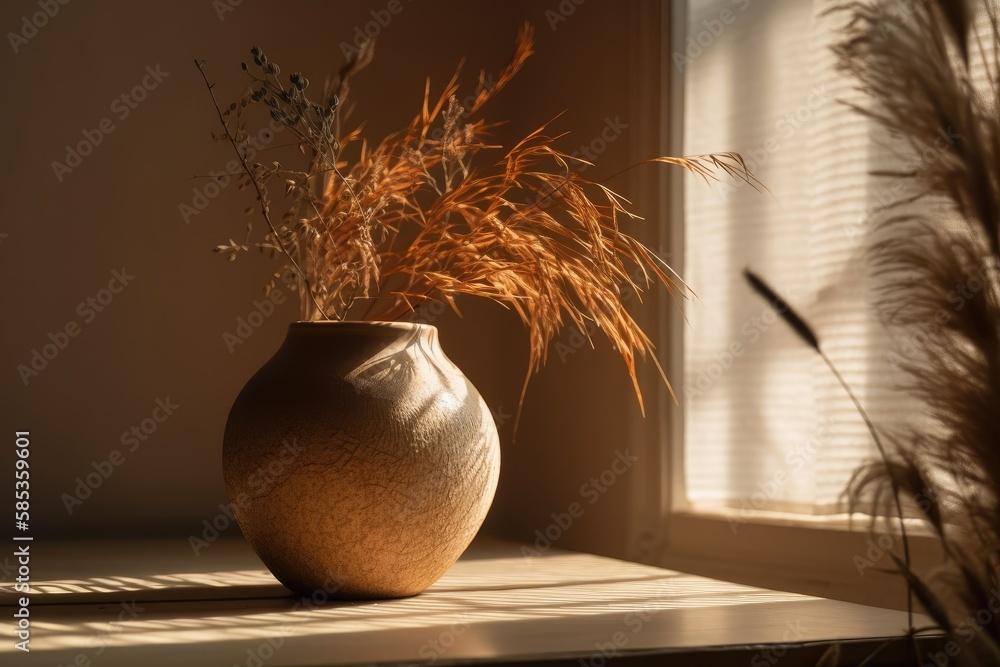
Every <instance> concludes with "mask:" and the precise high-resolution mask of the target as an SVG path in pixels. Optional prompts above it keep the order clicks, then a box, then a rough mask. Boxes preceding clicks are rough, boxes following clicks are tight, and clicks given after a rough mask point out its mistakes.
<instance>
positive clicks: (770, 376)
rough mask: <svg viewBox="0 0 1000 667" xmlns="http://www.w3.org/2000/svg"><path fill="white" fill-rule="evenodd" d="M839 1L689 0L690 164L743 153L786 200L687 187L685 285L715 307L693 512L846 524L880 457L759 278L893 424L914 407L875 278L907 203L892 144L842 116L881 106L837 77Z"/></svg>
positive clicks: (689, 405) (743, 190)
mask: <svg viewBox="0 0 1000 667" xmlns="http://www.w3.org/2000/svg"><path fill="white" fill-rule="evenodd" d="M831 4H832V3H831V2H830V0H767V2H744V1H743V0H690V1H689V8H688V9H689V10H688V40H687V41H686V43H685V44H682V45H680V46H681V47H684V50H685V51H686V52H685V53H684V57H678V55H677V54H675V55H674V57H673V62H672V63H671V65H672V66H673V67H683V70H684V77H685V112H684V124H685V129H684V153H686V154H697V153H708V152H717V151H725V150H735V151H739V152H740V153H742V155H743V156H744V158H745V159H746V161H747V163H748V165H749V166H750V167H751V168H752V169H753V170H754V172H755V173H756V175H757V177H758V178H759V179H760V180H761V181H762V182H763V183H764V184H765V185H766V186H767V187H768V188H769V189H770V190H771V192H772V193H773V196H772V195H770V194H768V193H760V192H757V191H755V190H754V189H753V188H751V187H749V186H747V185H742V186H741V187H735V186H731V185H725V184H724V185H718V184H716V185H714V186H712V187H709V186H706V185H705V184H704V183H703V182H701V181H699V180H698V179H696V178H692V177H688V181H687V183H686V186H685V260H684V265H685V279H686V280H687V281H688V282H689V284H690V285H691V286H692V287H693V289H694V290H695V291H696V292H697V294H698V295H699V297H700V299H699V300H697V301H693V302H692V303H691V304H690V306H689V307H688V309H687V316H688V319H689V321H690V326H689V327H687V328H686V331H685V340H684V349H685V370H684V373H685V375H684V388H683V391H682V397H681V398H682V402H683V406H684V412H685V447H684V456H685V465H684V475H685V486H686V491H687V495H688V500H689V502H690V503H691V504H692V505H693V506H694V507H695V508H698V507H704V508H709V507H720V506H724V507H735V508H741V509H742V508H747V509H751V508H752V509H756V510H765V511H772V510H773V511H785V512H799V513H808V514H825V513H833V512H840V511H843V507H842V505H841V504H840V502H839V501H840V498H841V493H842V491H843V489H844V487H845V485H846V483H847V481H848V479H849V478H850V475H851V473H852V472H853V470H854V469H855V468H856V467H857V465H858V464H859V463H860V462H861V461H862V460H864V459H866V458H868V457H872V456H874V455H875V454H876V452H875V449H874V446H873V444H872V442H871V440H870V437H869V436H868V433H867V431H866V430H865V428H864V425H863V423H862V422H861V420H860V419H859V417H858V415H857V414H856V412H855V410H854V408H853V407H852V405H851V403H850V401H849V399H848V398H847V396H846V395H845V394H844V393H843V390H842V389H841V388H840V387H839V385H838V384H837V383H836V380H835V379H834V378H833V377H832V376H831V375H830V372H829V370H828V369H827V368H826V366H825V364H823V362H822V361H821V360H820V359H819V358H818V357H817V356H816V355H815V353H814V352H813V351H812V350H811V349H809V348H808V347H806V346H805V345H804V344H802V343H801V342H800V341H799V339H798V338H797V337H796V336H795V335H794V333H792V332H791V331H790V330H789V329H788V327H786V326H785V325H784V324H783V323H782V322H781V321H780V320H778V319H777V318H776V316H775V313H774V312H773V309H772V308H770V307H769V306H768V304H766V303H764V302H763V301H762V300H761V299H760V298H758V297H757V296H756V295H754V294H752V293H751V291H750V290H749V289H748V288H747V286H746V284H745V282H744V280H743V278H742V276H741V272H742V270H743V269H744V268H745V267H747V266H749V267H751V268H753V269H754V270H756V271H757V272H758V273H760V274H761V275H762V276H764V277H765V278H766V279H767V280H768V281H769V282H770V283H771V284H772V286H774V287H775V288H776V289H777V290H778V291H779V292H781V293H782V294H783V295H784V296H785V297H786V298H787V299H788V300H789V301H790V302H791V303H792V304H794V306H795V307H796V309H798V310H799V312H800V313H802V314H803V315H805V316H806V318H807V319H808V320H809V322H810V323H811V324H812V325H813V328H814V329H815V330H816V332H817V334H818V336H819V338H820V340H821V342H822V344H823V347H824V349H825V350H826V352H827V354H828V355H829V356H830V357H832V358H833V360H834V362H835V363H836V364H837V365H838V367H839V368H840V370H841V372H842V373H843V374H844V376H845V377H846V378H847V380H848V382H849V383H850V384H851V385H852V386H853V388H854V389H855V391H856V392H857V393H858V395H859V396H860V398H861V400H862V402H863V403H864V404H865V405H866V407H867V408H868V409H869V411H870V412H871V413H872V416H873V417H875V418H876V420H877V421H880V422H881V423H883V424H889V423H892V422H895V421H897V418H898V417H900V416H901V415H902V414H903V413H904V412H905V409H906V406H907V405H908V404H907V403H906V402H905V400H904V399H903V398H902V396H901V394H900V393H899V392H895V391H892V387H893V386H894V385H895V384H897V378H896V376H895V375H894V372H893V368H892V366H891V364H890V363H889V358H888V345H887V342H888V341H887V336H886V334H885V333H884V331H883V329H882V327H881V325H880V324H878V322H877V318H876V316H875V314H874V313H873V312H872V309H871V307H870V306H869V305H868V299H869V296H870V295H869V294H868V293H867V291H866V284H865V283H866V281H865V280H864V274H865V269H864V242H865V231H866V229H867V227H868V219H869V217H870V215H871V212H872V210H873V207H877V206H878V205H879V203H880V202H882V203H884V202H887V201H889V200H890V199H891V198H892V192H891V191H890V190H889V187H890V184H888V183H886V182H884V181H875V180H873V178H872V177H870V176H869V175H868V171H869V170H870V169H871V168H872V165H873V164H874V163H875V162H876V161H877V160H878V159H881V152H882V151H883V150H884V149H876V147H875V146H876V145H877V142H876V141H875V140H874V138H873V129H872V127H871V124H870V122H869V121H867V120H865V119H864V118H862V117H861V116H860V115H858V114H857V113H855V112H853V111H851V110H850V109H849V108H848V107H846V106H845V105H844V104H842V101H845V100H846V101H854V102H864V101H865V100H864V99H861V98H859V97H858V94H857V93H855V92H854V91H852V85H853V84H852V81H850V80H849V79H847V78H845V77H844V76H843V75H841V74H839V73H837V72H835V71H834V67H833V64H834V58H833V55H832V54H831V53H830V51H829V48H828V47H829V45H830V44H831V43H833V42H834V41H836V40H837V39H839V38H840V37H839V35H838V33H837V31H836V26H837V24H838V23H840V22H842V21H843V17H839V18H838V17H836V16H834V17H828V16H823V12H824V11H825V10H826V9H827V8H828V7H829V6H831ZM678 50H679V51H680V49H678ZM675 71H676V70H675Z"/></svg>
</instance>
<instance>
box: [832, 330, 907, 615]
mask: <svg viewBox="0 0 1000 667" xmlns="http://www.w3.org/2000/svg"><path fill="white" fill-rule="evenodd" d="M816 351H817V352H818V353H819V356H820V357H821V358H822V359H823V361H824V362H825V363H826V366H827V368H829V369H830V372H831V373H833V376H834V377H835V378H837V381H838V382H840V386H841V387H843V388H844V391H845V392H847V396H848V397H849V398H850V399H851V402H853V403H854V408H855V409H856V410H857V411H858V414H859V415H861V419H863V420H864V422H865V426H867V427H868V432H869V433H870V434H871V436H872V440H874V441H875V446H876V447H877V448H878V452H879V455H880V456H881V457H882V460H883V461H885V464H886V466H887V470H888V472H889V483H890V485H891V486H892V498H893V500H894V501H895V504H896V513H897V514H898V515H899V533H900V536H901V538H902V541H903V562H904V563H905V564H906V569H907V571H911V568H910V540H909V538H908V537H907V534H906V521H905V520H904V518H903V504H902V503H901V502H900V500H899V483H898V482H897V481H896V473H895V471H894V470H893V469H892V463H891V462H890V461H889V456H888V454H887V453H886V449H885V445H883V444H882V438H881V437H880V436H879V434H878V429H876V428H875V424H874V423H872V420H871V418H869V416H868V412H867V411H865V409H864V407H863V406H862V405H861V401H859V400H858V397H857V396H855V394H854V392H853V391H852V390H851V387H850V385H848V384H847V380H845V379H844V376H843V375H841V374H840V371H838V370H837V367H836V366H834V364H833V361H831V360H830V357H828V356H826V353H825V352H823V350H821V349H819V348H816ZM906 618H907V623H908V624H909V626H910V629H911V630H912V629H913V587H912V586H909V585H907V587H906Z"/></svg>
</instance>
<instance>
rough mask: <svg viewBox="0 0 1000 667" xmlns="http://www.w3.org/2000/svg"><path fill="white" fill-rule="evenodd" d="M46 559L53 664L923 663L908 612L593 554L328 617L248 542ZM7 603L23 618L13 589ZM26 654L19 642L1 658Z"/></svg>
mask: <svg viewBox="0 0 1000 667" xmlns="http://www.w3.org/2000/svg"><path fill="white" fill-rule="evenodd" d="M36 549H37V551H36ZM32 555H33V556H34V558H33V562H32V578H33V583H32V587H33V593H32V597H31V607H30V608H31V613H32V615H31V619H32V632H33V634H32V639H31V645H30V646H31V649H32V653H33V654H34V657H36V658H39V659H40V660H44V661H45V662H46V664H81V662H80V661H81V658H80V656H84V658H85V659H86V660H87V661H90V660H95V661H99V662H100V664H101V665H105V666H107V667H112V666H114V665H137V664H142V665H148V666H152V667H155V666H156V665H176V664H249V663H253V664H256V663H257V662H260V663H263V664H267V665H268V666H269V667H272V666H277V665H339V664H357V663H366V664H372V663H377V664H414V663H416V664H433V663H435V662H436V663H478V664H498V663H510V662H515V661H517V662H522V663H524V664H552V665H555V664H567V665H569V664H573V665H578V664H583V665H600V664H604V661H605V657H604V655H602V652H603V653H604V654H614V655H615V656H617V658H618V659H622V660H623V661H624V662H626V663H629V662H631V663H632V664H647V663H655V664H662V661H663V656H664V655H667V654H669V655H670V660H671V664H677V665H686V664H715V665H729V664H740V665H745V664H746V663H747V661H748V660H753V658H754V657H755V656H758V655H760V656H762V657H763V658H764V659H765V660H767V659H768V657H770V658H776V657H777V656H779V655H780V656H783V657H782V664H783V665H789V666H791V665H798V664H815V661H816V659H817V658H818V656H819V655H820V654H821V653H822V652H823V651H824V650H825V647H826V646H828V645H829V644H830V643H832V642H843V647H844V648H843V650H844V652H843V656H842V662H843V664H852V663H853V664H856V662H857V661H858V660H860V659H861V658H863V657H864V656H867V655H868V654H870V653H871V652H872V651H873V650H874V649H875V648H877V647H878V646H879V645H881V644H882V643H883V642H884V641H885V640H886V638H891V639H890V640H889V641H890V647H889V649H888V650H884V651H882V652H881V653H880V654H879V661H880V662H879V663H878V664H882V663H881V661H883V660H884V661H886V662H889V663H891V662H892V661H895V660H900V659H901V658H900V656H901V655H902V651H904V650H905V642H904V641H903V640H902V635H903V633H904V631H905V628H906V617H905V614H902V613H900V612H897V611H890V610H885V609H876V608H872V607H864V606H860V605H855V604H850V603H846V602H837V601H832V600H825V599H820V598H815V597H808V596H803V595H798V594H794V593H780V592H775V591H770V590H763V589H760V588H753V587H748V586H741V585H738V584H731V583H726V582H723V581H716V580H711V579H706V578H703V577H699V576H694V575H691V574H684V573H681V572H676V571H670V570H663V569H659V568H654V567H649V566H644V565H638V564H635V563H627V562H623V561H617V560H612V559H608V558H602V557H598V556H593V555H588V554H579V553H572V552H565V551H558V550H552V551H550V552H547V553H545V554H543V555H542V556H540V557H536V558H526V557H524V556H522V555H521V551H520V548H519V546H518V545H516V544H513V543H510V542H501V541H497V540H491V539H482V540H479V541H477V543H476V544H475V545H473V547H472V548H470V550H469V552H468V553H467V554H466V555H465V556H464V557H463V558H462V560H460V561H459V562H458V563H457V564H456V565H455V566H454V567H453V568H452V569H451V571H449V572H448V573H447V574H446V575H445V577H444V578H442V579H441V580H440V581H439V582H438V583H437V584H435V585H434V586H433V587H432V588H431V589H430V590H428V591H427V592H425V593H423V594H422V595H419V596H417V597H414V598H409V599H404V600H390V601H381V602H354V603H351V602H333V603H327V604H317V603H313V602H309V601H306V602H305V603H303V602H302V601H300V600H298V599H297V598H293V597H291V596H290V595H289V594H288V592H287V591H286V590H285V589H284V588H282V587H281V586H280V585H279V584H278V583H277V582H276V581H275V580H274V579H273V577H271V575H270V574H269V573H268V572H267V571H266V570H264V569H263V567H262V566H261V564H260V562H259V561H258V560H257V559H256V556H255V555H254V554H253V552H252V551H251V550H250V549H249V547H248V546H247V545H246V543H245V542H243V541H242V540H236V539H227V540H220V541H218V542H216V543H213V544H211V545H210V546H209V547H207V548H205V549H204V550H203V552H202V554H201V556H199V557H198V558H195V557H194V556H193V555H192V553H191V551H190V548H189V547H188V544H187V542H186V540H183V539H181V540H172V541H164V540H157V541H149V540H145V541H138V540H137V541H127V542H98V541H90V542H74V543H63V544H58V545H57V544H54V543H50V544H37V545H34V544H33V545H32ZM2 590H3V592H2V594H0V604H2V605H3V606H7V607H11V606H12V605H14V604H15V600H16V595H15V593H14V592H13V585H12V584H11V583H5V584H3V587H2ZM927 624H928V621H927V619H924V618H922V619H919V620H918V621H917V625H918V626H919V625H927ZM12 653H16V651H15V650H14V648H13V640H11V639H8V641H7V642H4V643H3V644H2V645H0V654H12ZM42 656H43V657H42ZM98 656H99V657H98ZM254 656H256V657H254ZM657 656H659V657H658V658H657ZM248 661H249V663H248Z"/></svg>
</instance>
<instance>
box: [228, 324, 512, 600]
mask: <svg viewBox="0 0 1000 667" xmlns="http://www.w3.org/2000/svg"><path fill="white" fill-rule="evenodd" d="M223 468H224V474H225V481H226V488H227V491H228V493H229V499H230V502H231V503H232V506H233V510H234V513H235V516H236V519H237V522H238V523H239V526H240V528H241V530H242V531H243V534H244V535H245V536H246V538H247V540H248V541H249V542H250V544H251V546H252V547H253V548H254V550H255V551H256V552H257V554H258V555H259V556H260V558H261V560H262V561H263V562H264V564H265V565H266V566H267V567H268V569H269V570H270V571H271V572H272V573H273V574H274V576H275V577H276V578H277V579H278V580H279V581H280V582H281V583H282V584H284V585H285V586H287V587H288V588H290V589H291V590H293V591H294V592H296V593H298V594H301V595H317V596H320V595H322V596H328V597H341V598H391V597H404V596H408V595H415V594H417V593H419V592H420V591H422V590H424V589H425V588H427V587H428V586H430V585H431V584H432V583H434V582H435V581H436V580H437V579H438V578H439V577H440V576H441V575H442V574H444V572H445V571H446V570H447V569H448V568H449V567H451V565H453V564H454V563H455V561H456V560H458V557H459V556H460V555H461V554H462V552H463V551H464V550H465V549H466V547H467V546H468V545H469V543H470V542H471V541H472V538H473V537H474V536H475V534H476V532H477V531H478V530H479V527H480V526H481V525H482V522H483V520H484V519H485V517H486V513H487V511H488V510H489V507H490V503H491V502H492V501H493V494H494V491H495V490H496V485H497V479H498V476H499V471H500V448H499V441H498V437H497V430H496V426H495V425H494V422H493V417H492V415H491V413H490V410H489V408H488V407H487V405H486V403H485V402H484V401H483V399H482V397H481V396H480V395H479V392H478V391H477V390H476V388H475V387H474V386H473V385H472V383H471V382H470V381H469V380H468V378H466V377H465V375H463V374H462V372H461V371H460V370H459V369H458V368H457V367H456V366H455V365H454V364H453V363H452V362H451V361H450V360H449V359H448V358H447V357H446V356H445V355H444V353H443V352H442V350H441V346H440V344H439V342H438V336H437V329H436V328H435V327H433V326H429V325H425V324H411V323H401V322H393V323H362V322H296V323H294V324H292V325H290V326H289V329H288V335H287V337H286V338H285V341H284V343H283V344H282V346H281V348H280V349H279V350H278V352H277V353H276V354H275V355H274V357H272V358H271V360H270V361H268V362H267V363H266V364H265V365H264V366H263V368H261V369H260V370H259V371H258V372H257V373H256V374H255V375H254V376H253V377H252V378H251V379H250V381H249V382H248V383H247V384H246V386H245V387H244V388H243V390H242V391H241V392H240V394H239V396H238V397H237V399H236V402H235V403H234V404H233V408H232V410H231V411H230V414H229V421H228V422H227V424H226V432H225V440H224V444H223Z"/></svg>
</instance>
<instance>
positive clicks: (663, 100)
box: [629, 0, 941, 609]
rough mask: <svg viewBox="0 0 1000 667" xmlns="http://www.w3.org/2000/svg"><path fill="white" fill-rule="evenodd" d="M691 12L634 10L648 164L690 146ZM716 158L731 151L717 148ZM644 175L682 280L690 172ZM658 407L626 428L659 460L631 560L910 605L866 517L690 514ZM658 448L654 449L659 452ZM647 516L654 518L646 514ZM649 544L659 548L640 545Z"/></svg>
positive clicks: (671, 430)
mask: <svg viewBox="0 0 1000 667" xmlns="http://www.w3.org/2000/svg"><path fill="white" fill-rule="evenodd" d="M686 5H687V2H686V0H673V1H671V0H659V2H657V1H656V0H654V1H652V2H637V3H630V11H631V12H632V13H633V16H632V19H631V20H632V26H633V29H634V33H633V36H634V43H633V45H632V47H631V49H630V51H631V56H630V60H631V65H632V67H630V77H631V81H630V86H629V88H630V90H631V94H630V100H629V103H630V104H631V105H633V106H634V117H637V118H641V117H643V116H644V115H648V114H649V110H650V109H656V110H658V115H659V119H660V122H659V123H658V124H657V123H656V122H646V123H642V124H637V125H638V127H639V129H638V131H637V132H636V133H635V136H634V137H633V142H634V143H633V151H634V153H633V155H634V157H635V160H634V161H638V160H641V159H645V158H647V157H649V155H648V153H649V150H650V148H649V147H650V146H658V147H659V149H660V150H659V154H660V155H678V154H680V152H681V149H682V147H683V146H682V137H683V129H684V125H683V103H682V102H683V93H684V77H683V74H679V73H678V72H677V69H676V68H675V67H674V64H673V62H672V59H671V55H672V53H673V52H674V51H675V50H680V48H681V46H680V45H683V44H684V40H685V37H686V35H685V25H686V16H685V13H686ZM674 45H678V46H677V47H674ZM657 54H658V55H659V62H658V64H657V65H656V66H651V64H650V59H651V58H653V57H656V55H657ZM718 150H720V151H725V150H728V147H726V146H719V147H718ZM637 171H642V170H637ZM644 178H647V176H645V175H643V174H636V175H633V176H632V182H631V184H630V185H631V191H632V192H636V193H638V197H637V199H639V200H640V201H643V200H644V201H643V207H642V208H643V209H644V210H654V211H659V212H660V215H659V220H660V221H661V222H660V225H659V229H658V230H657V231H656V233H655V234H656V239H659V240H667V242H668V244H669V247H670V248H671V249H672V250H673V253H672V255H671V257H670V258H669V259H670V262H671V265H672V266H673V267H674V268H675V269H676V270H677V271H678V273H679V274H680V275H682V276H683V275H684V270H683V269H684V267H683V248H684V222H683V212H684V198H683V194H684V190H683V179H684V178H685V174H683V172H681V170H679V169H677V170H671V171H666V170H659V171H657V175H656V176H655V177H654V178H655V179H656V180H657V182H656V183H654V184H652V185H651V184H650V181H649V180H645V181H644V180H642V179H644ZM694 287H695V289H697V286H694ZM654 310H655V311H656V314H655V315H654V316H652V317H650V316H649V315H646V316H645V318H643V319H640V322H641V323H642V324H643V326H644V328H646V331H647V332H649V333H650V336H651V337H652V338H653V339H654V341H655V342H656V343H657V349H659V350H661V351H662V353H661V359H662V358H663V356H666V361H667V364H666V368H667V372H668V377H669V378H670V380H671V382H672V383H674V385H675V386H678V387H681V386H683V385H684V377H683V371H684V363H683V362H684V356H683V355H684V352H683V350H684V348H683V341H684V336H685V334H686V325H685V322H684V318H683V317H681V316H680V314H679V313H678V312H677V309H676V306H675V305H674V304H673V302H672V300H671V299H670V298H669V297H665V298H660V302H659V303H658V304H657V307H656V308H655V309H654ZM640 315H641V314H640ZM641 372H642V373H644V374H646V375H647V381H646V383H645V386H656V383H655V381H654V382H650V381H649V379H648V375H649V374H650V373H653V374H655V370H650V369H649V368H643V369H642V370H641ZM654 402H655V409H652V410H650V411H649V412H650V413H652V415H657V416H658V417H657V418H654V417H652V416H650V417H648V418H647V419H646V420H642V419H640V418H639V416H638V410H637V409H636V411H635V413H636V414H634V415H631V416H630V417H631V418H630V420H629V423H631V424H634V425H635V427H634V428H633V431H632V432H631V433H630V434H629V442H630V443H631V444H632V445H633V446H634V447H635V448H636V449H638V450H640V451H642V452H645V454H644V456H645V457H646V460H647V461H654V460H655V461H659V463H660V466H659V469H658V470H655V471H654V472H653V473H652V474H653V475H658V483H657V482H656V481H655V480H652V479H647V480H646V481H645V482H644V483H643V484H641V485H640V486H639V488H640V492H637V493H635V494H634V497H633V498H632V499H631V502H632V507H633V509H634V511H635V513H636V514H637V515H642V514H643V513H645V515H646V516H648V515H649V514H650V513H652V514H654V515H657V516H658V518H659V520H658V522H656V526H655V527H654V528H652V529H650V528H649V526H647V525H643V524H642V522H641V521H639V522H638V523H637V525H635V526H631V532H632V534H631V538H632V541H633V547H632V551H633V552H634V553H635V557H636V558H637V559H640V560H644V561H647V562H650V563H653V564H656V565H660V566H663V567H668V568H673V569H678V570H684V571H686V572H692V573H695V574H702V575H705V576H710V577H715V578H724V579H728V580H732V581H739V582H742V583H747V584H752V585H756V586H762V587H767V588H776V589H783V590H789V591H795V592H801V593H807V594H812V595H819V596H823V597H830V598H837V599H843V600H849V601H852V602H859V603H863V604H873V605H879V606H886V607H892V608H897V609H904V608H905V606H906V595H905V590H906V588H905V584H904V582H903V580H902V578H901V577H900V576H899V575H898V574H896V573H894V572H893V564H892V560H891V559H890V558H889V557H888V556H886V549H885V547H886V546H889V545H890V540H889V537H888V536H887V535H886V536H883V537H882V538H881V539H879V538H875V537H873V534H872V532H871V531H870V527H871V526H870V522H869V520H868V519H867V518H865V517H855V519H854V521H853V522H851V521H848V520H847V519H845V518H844V517H839V518H836V517H833V518H827V517H812V516H805V515H790V514H783V513H776V512H756V513H753V514H752V515H749V516H748V515H747V514H746V513H745V512H741V511H738V510H714V511H710V512H709V511H699V510H696V509H694V508H692V507H691V506H690V504H689V503H688V502H687V500H686V494H685V489H684V474H683V471H684V468H683V465H684V423H683V417H684V410H683V406H682V405H675V404H674V402H673V400H672V398H671V397H670V396H669V393H668V392H667V390H666V388H663V387H661V388H660V390H659V391H658V395H657V396H655V397H650V401H649V403H651V404H652V403H654ZM651 443H655V444H651ZM656 447H658V448H659V450H658V451H654V449H655V448H656ZM651 508H655V509H654V510H653V511H652V512H651ZM734 522H736V523H735V526H736V532H735V533H734ZM908 527H909V528H910V531H909V532H910V533H911V535H910V549H911V554H912V558H913V563H914V564H915V566H916V567H917V568H918V569H919V568H921V567H927V566H931V565H934V564H937V563H940V562H941V551H940V548H939V545H938V544H937V541H936V540H935V539H934V538H933V537H931V536H930V535H929V534H928V533H927V532H926V531H925V530H923V526H922V525H921V524H919V523H913V524H910V523H909V522H908ZM650 533H651V534H650ZM649 542H651V543H652V548H648V547H646V548H640V547H638V546H636V545H638V544H640V543H649ZM895 547H896V549H897V550H896V553H901V552H900V551H899V549H898V547H899V545H898V544H897V545H895ZM868 563H871V565H868ZM859 570H860V571H862V572H863V575H862V574H859Z"/></svg>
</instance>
